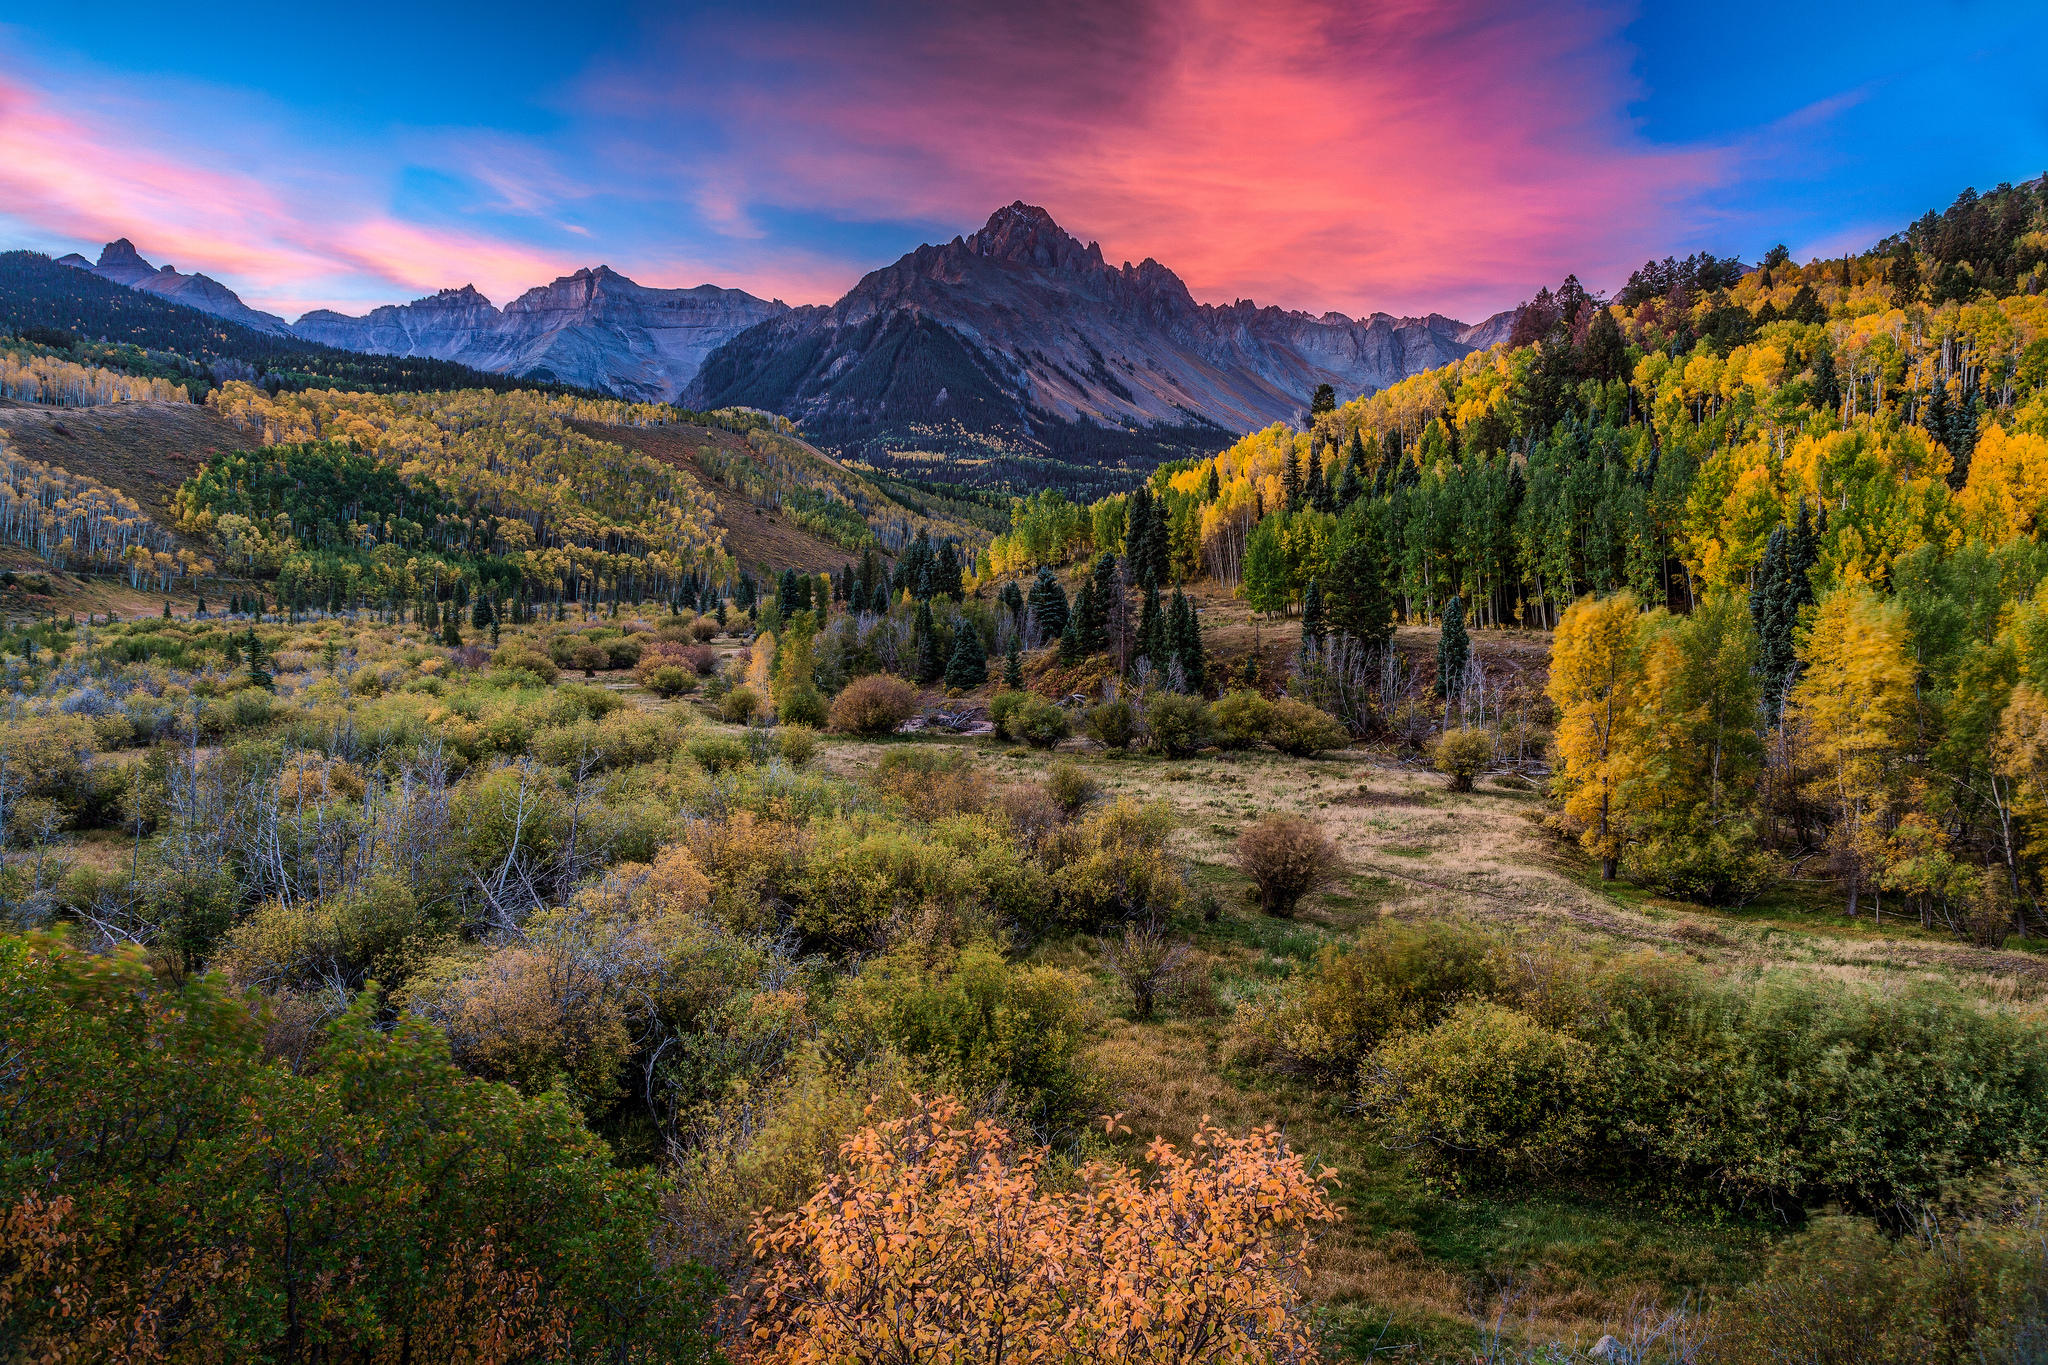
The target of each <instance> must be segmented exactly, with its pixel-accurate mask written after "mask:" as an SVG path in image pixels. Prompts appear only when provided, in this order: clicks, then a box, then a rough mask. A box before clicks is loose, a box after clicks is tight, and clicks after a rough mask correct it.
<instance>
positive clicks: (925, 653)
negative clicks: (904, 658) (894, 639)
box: [911, 601, 946, 686]
mask: <svg viewBox="0 0 2048 1365" xmlns="http://www.w3.org/2000/svg"><path fill="white" fill-rule="evenodd" d="M911 629H912V635H911V638H912V640H913V641H914V643H915V644H916V646H917V663H916V668H917V681H918V682H920V683H922V684H924V685H926V686H930V685H931V684H932V683H935V682H937V681H938V680H939V678H940V676H941V675H943V674H944V673H945V671H946V663H945V660H943V659H941V658H940V657H939V631H938V627H937V626H936V625H935V624H933V622H932V604H931V603H930V602H929V601H924V602H919V603H918V604H917V620H916V622H915V623H914V624H913V626H912V628H911Z"/></svg>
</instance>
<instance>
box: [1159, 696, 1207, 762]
mask: <svg viewBox="0 0 2048 1365" xmlns="http://www.w3.org/2000/svg"><path fill="white" fill-rule="evenodd" d="M1208 740H1209V704H1208V703H1207V702H1205V701H1203V700H1202V699H1201V698H1200V697H1189V696H1184V695H1182V694H1181V693H1179V692H1155V693H1153V694H1152V696H1151V697H1150V698H1149V699H1148V700H1147V701H1146V702H1145V747H1146V749H1148V750H1150V751H1151V752H1152V753H1155V754H1164V755H1165V756H1166V757H1168V758H1186V757H1187V756H1188V755H1189V754H1191V753H1193V752H1194V751H1195V750H1197V749H1199V748H1201V747H1202V746H1203V745H1204V744H1206V743H1207V742H1208Z"/></svg>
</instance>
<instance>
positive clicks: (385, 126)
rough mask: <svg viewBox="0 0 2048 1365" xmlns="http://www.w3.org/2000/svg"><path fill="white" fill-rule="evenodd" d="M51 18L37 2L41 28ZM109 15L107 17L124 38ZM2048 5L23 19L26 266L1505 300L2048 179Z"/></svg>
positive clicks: (329, 12) (377, 11)
mask: <svg viewBox="0 0 2048 1365" xmlns="http://www.w3.org/2000/svg"><path fill="white" fill-rule="evenodd" d="M9 10H11V11H13V12H12V13H9V12H8V11H9ZM87 15H89V19H90V22H83V21H82V19H83V17H85V16H87ZM2040 20H2041V14H2040V10H2039V6H2038V4H1997V3H1986V4H1950V3H1939V0H1937V2H1936V3H1922V4H1916V5H1910V6H1908V5H1899V4H1890V3H1884V2H1883V0H1879V2H1878V3H1870V4H1862V5H1856V6H1842V7H1839V8H1838V7H1833V6H1812V5H1801V4H1797V3H1793V4H1772V5H1765V4H1756V3H1746V2H1745V3H1734V4H1702V3H1686V4H1676V5H1671V4H1666V5H1656V6H1649V5H1643V6H1637V7H1629V6H1602V5H1556V6H1547V7H1546V6H1530V5H1523V4H1507V5H1489V4H1480V3H1462V4H1461V3H1446V4H1429V3H1397V4H1385V5H1363V4H1352V5H1345V4H1325V3H1317V2H1316V0H1271V2H1270V3H1263V4H1258V5H1249V4H1230V3H1223V2H1222V0H1179V3H1169V2H1167V0H1158V2H1157V3H1138V4H1124V5H1117V4H1098V3H1074V2H1073V0H1056V2H1055V3H1049V4H1035V5H1028V6H993V5H989V6H982V5H971V4H970V5H962V4H957V3H955V4H941V3H892V4H867V5H850V4H847V5H834V4H796V3H786V2H784V0H754V2H753V3H746V4H731V5H723V4H713V5H698V6H631V5H623V6H622V5H608V4H605V3H602V2H601V0H600V2H599V3H590V4H583V5H577V6H567V5H557V4H542V3H535V2H534V0H503V2H502V3H498V4H493V5H490V6H475V7H469V6H457V5H449V4H442V3H437V0H405V3H402V4H401V3H394V2H393V0H360V2H359V3H356V4H351V5H348V6H345V7H343V6H312V7H292V6H277V5H274V4H270V3H265V4H261V5H257V4H247V3H242V0H216V3H213V4H210V5H207V6H203V7H200V8H196V9H186V10H173V11H167V10H165V9H164V8H163V7H162V6H159V5H148V6H144V5H141V4H133V3H128V0H96V3H95V4H93V5H92V6H91V7H90V8H89V10H88V11H83V12H82V11H81V10H80V9H78V8H77V7H71V6H58V5H49V4H45V5H42V6H39V7H36V8H35V9H34V10H33V11H27V10H25V8H24V7H22V6H10V7H8V9H7V10H0V248H13V247H21V246H26V247H32V248H35V249H37V250H43V251H48V252H51V253H53V254H57V253H61V252H65V251H72V250H81V251H85V252H86V253H87V254H88V255H95V256H96V255H97V253H98V250H99V246H100V244H101V243H102V242H104V241H106V240H107V239H109V238H111V237H115V236H127V237H130V238H132V239H133V240H134V242H135V244H136V246H137V248H138V249H139V250H141V252H142V253H143V254H144V255H145V256H147V257H148V258H149V259H150V260H151V261H153V262H155V263H157V264H159V265H161V264H163V263H165V262H167V261H168V262H170V263H173V264H175V265H176V266H177V267H178V268H179V269H181V270H187V271H194V270H199V271H205V272H206V273H208V274H211V275H214V276H216V277H218V278H220V279H222V280H224V281H226V282H227V283H228V284H230V285H231V286H233V287H234V288H235V289H237V290H238V291H239V292H240V293H241V294H242V295H243V297H244V298H245V299H247V300H248V301H249V302H251V303H253V304H255V305H257V306H259V307H264V308H268V309H271V310H273V311H276V312H279V313H283V314H285V315H286V316H288V317H296V316H297V315H298V314H299V313H300V312H302V311H304V310H305V309H307V308H312V307H321V306H331V307H340V308H343V309H345V310H348V311H356V312H359V311H362V310H363V309H365V308H367V307H369V306H373V305H375V304H378V303H388V302H398V301H402V300H404V299H408V298H412V297H415V296H417V295H419V294H422V293H426V292H429V291H431V290H433V289H435V288H439V287H442V286H450V285H459V284H463V283H474V284H476V286H477V287H478V288H480V289H482V290H483V291H484V292H485V293H486V294H487V295H489V296H490V298H491V299H492V300H493V301H494V302H498V303H503V302H505V301H506V300H507V299H509V298H511V297H512V296H514V295H515V294H517V293H518V292H520V291H521V290H523V289H525V288H528V287H530V286H532V285H536V284H540V283H543V282H545V281H547V280H549V279H551V278H553V277H555V276H557V275H560V274H565V273H567V272H568V271H571V270H573V269H575V268H576V267H578V266H582V265H594V264H597V263H599V262H603V263H607V264H609V265H611V266H613V267H614V268H615V269H618V270H620V271H623V272H624V273H626V274H628V275H631V276H632V277H634V278H635V279H637V280H639V281H641V282H642V283H645V284H659V285H694V284H701V283H707V282H708V283H716V284H726V285H734V286H738V287H741V288H745V289H748V290H751V291H753V292H755V293H757V294H762V295H765V296H772V297H779V298H782V299H785V300H787V301H789V302H792V303H811V302H827V301H830V300H831V299H833V298H835V297H837V296H838V295H839V294H840V293H841V292H843V291H844V290H845V289H846V288H847V287H848V286H849V285H851V284H852V283H853V282H854V280H856V279H857V278H858V277H859V276H860V275H861V274H862V273H863V272H864V271H866V270H868V269H871V268H873V267H875V266H877V265H881V264H884V263H886V262H887V261H889V260H892V259H894V258H895V257H896V256H898V255H900V254H901V253H902V252H904V251H906V250H908V249H910V248H911V247H914V246H915V245H917V244H918V243H919V242H922V241H933V240H943V239H946V238H950V237H952V236H954V235H956V234H958V233H961V232H967V231H972V230H973V229H974V228H976V227H978V226H979V225H980V224H981V222H982V221H983V220H984V219H985V218H986V217H987V215H988V213H989V212H990V210H991V209H993V208H994V207H996V206H997V205H999V204H1004V203H1008V202H1010V201H1011V200H1013V199H1020V198H1021V199H1024V200H1027V201H1030V202H1033V203H1037V204H1042V205H1044V206H1045V207H1046V208H1048V209H1049V210H1051V212H1052V213H1053V215H1054V216H1055V217H1056V218H1057V219H1058V220H1059V221H1060V222H1061V223H1062V224H1063V225H1064V226H1066V227H1067V228H1068V230H1069V231H1071V232H1073V233H1074V234H1075V235H1077V236H1079V237H1081V238H1082V239H1083V240H1098V241H1100V242H1101V243H1102V247H1103V250H1104V252H1105V254H1106V255H1107V256H1108V257H1109V259H1110V260H1111V261H1123V260H1133V261H1135V260H1140V259H1142V258H1144V257H1146V256H1151V257H1155V258H1157V259H1158V260H1160V261H1162V262H1164V263H1166V264H1167V265H1169V266H1171V267H1173V268H1174V269H1175V270H1177V271H1178V272H1179V273H1180V274H1181V276H1182V277H1183V278H1184V279H1185V280H1186V281H1187V283H1188V285H1189V287H1190V289H1192V290H1193V292H1194V294H1195V296H1196V297H1197V298H1198V299H1203V300H1207V301H1212V302H1228V301H1230V300H1232V299H1236V298H1253V299H1256V300H1258V301H1259V302H1261V303H1278V304H1281V305H1284V306H1287V307H1292V308H1307V309H1311V310H1315V311H1321V310H1323V309H1337V310H1341V311H1344V312H1349V313H1354V314H1357V313H1363V312H1369V311H1372V310H1375V309H1383V310H1386V311H1390V312H1396V313H1419V312H1428V311H1437V312H1444V313H1450V314H1452V315H1454V316H1461V317H1465V318H1468V319H1470V318H1477V317H1480V316H1484V315H1485V314H1488V313H1491V312H1493V311H1495V310H1498V309H1500V308H1504V307H1508V306H1511V305H1513V304H1514V303H1515V302H1517V301H1518V300H1520V299H1522V298H1525V297H1527V296H1528V295H1529V294H1530V293H1532V292H1533V291H1534V290H1535V288H1536V287H1537V285H1539V284H1542V283H1549V282H1555V281H1556V280H1557V279H1558V278H1560V277H1561V276H1562V275H1564V273H1565V272H1567V271H1577V272H1578V273H1579V274H1580V276H1581V277H1582V278H1584V279H1585V280H1586V281H1587V282H1588V283H1589V284H1591V285H1593V286H1595V287H1598V288H1602V289H1611V288H1613V287H1614V286H1615V285H1617V284H1619V283H1620V282H1621V280H1622V279H1623V278H1625V277H1626V275H1627V273H1628V271H1629V269H1630V268H1631V267H1632V266H1634V265H1637V264H1640V263H1641V261H1642V260H1643V259H1644V258H1645V257H1647V256H1650V255H1656V256H1663V255H1665V254H1667V253H1678V254H1684V253H1686V252H1688V251H1692V250H1695V249H1699V248H1706V249H1709V250H1712V251H1715V252H1717V253H1720V254H1736V255H1741V256H1743V257H1744V258H1745V259H1750V260H1753V259H1755V258H1756V257H1757V256H1759V255H1761V254H1762V252H1763V251H1764V250H1765V249H1766V248H1768V247H1769V246H1770V245H1771V244H1772V243H1773V242H1777V241H1780V240H1783V241H1785V242H1786V243H1788V244H1789V245H1790V246H1791V247H1792V249H1793V251H1794V253H1795V254H1796V255H1798V256H1800V257H1801V258H1804V257H1806V256H1809V255H1815V254H1828V253H1840V252H1842V251H1844V250H1849V249H1860V248H1862V247H1864V246H1867V245H1869V244H1870V242H1872V241H1873V240H1875V239H1876V238H1878V237H1880V236H1882V235H1883V234H1884V233H1886V232H1887V231H1890V230H1892V229H1894V228H1895V227H1897V226H1899V225H1900V224H1902V223H1903V222H1905V221H1907V220H1908V219H1910V218H1912V217H1914V216H1916V215H1918V214H1919V213H1920V212H1922V211H1924V210H1926V209H1928V208H1932V207H1940V206H1943V205H1945V204H1946V203H1947V202H1948V201H1949V200H1950V199H1951V198H1952V197H1953V196H1954V194H1955V193H1956V191H1958V190H1960V189H1961V188H1962V187H1963V186H1965V185H1976V186H1978V187H1980V188H1988V187H1990V186H1991V185H1993V184H1995V183H1997V182H1999V181H2003V180H2019V179H2024V178H2028V177H2031V176H2034V175H2037V174H2039V173H2040V172H2042V171H2043V170H2044V169H2048V76H2044V75H2043V72H2044V71H2048V33H2044V30H2048V25H2044V24H2043V23H2041V21H2040Z"/></svg>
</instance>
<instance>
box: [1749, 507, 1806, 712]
mask: <svg viewBox="0 0 2048 1365" xmlns="http://www.w3.org/2000/svg"><path fill="white" fill-rule="evenodd" d="M1787 540H1788V538H1787V536H1786V534H1785V528H1784V527H1782V526H1779V527H1777V528H1775V529H1774V530H1772V532H1771V538H1770V539H1769V540H1768V541H1766V542H1765V544H1764V554H1763V558H1762V559H1761V560H1759V561H1758V562H1757V566H1756V573H1755V575H1754V576H1753V577H1752V579H1751V580H1750V588H1749V617H1750V621H1751V623H1752V624H1753V625H1754V626H1755V627H1756V642H1757V643H1756V671H1757V678H1758V681H1759V683H1760V684H1761V686H1762V691H1763V698H1764V705H1765V706H1766V707H1768V708H1769V711H1770V715H1771V717H1772V719H1774V720H1775V719H1776V718H1777V715H1778V712H1779V710H1780V708H1781V707H1782V706H1783V704H1784V699H1785V684H1786V682H1787V681H1788V680H1789V679H1790V678H1791V676H1792V669H1793V666H1794V663H1795V659H1794V655H1793V648H1792V628H1793V626H1794V625H1795V624H1797V621H1796V615H1797V611H1796V608H1795V607H1794V605H1793V601H1792V577H1791V567H1792V566H1791V549H1790V547H1789V545H1788V543H1787Z"/></svg>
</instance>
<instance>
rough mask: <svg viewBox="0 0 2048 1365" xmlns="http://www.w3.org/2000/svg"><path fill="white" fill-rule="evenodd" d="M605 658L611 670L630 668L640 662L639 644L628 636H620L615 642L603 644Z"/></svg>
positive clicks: (608, 641) (609, 641)
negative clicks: (608, 661)
mask: <svg viewBox="0 0 2048 1365" xmlns="http://www.w3.org/2000/svg"><path fill="white" fill-rule="evenodd" d="M604 652H605V657H606V658H607V659H609V660H610V661H611V664H610V666H611V667H613V668H631V667H632V666H633V665H634V664H637V663H639V662H640V642H639V641H638V640H636V639H634V638H633V637H632V636H630V635H621V636H619V637H618V638H617V639H615V640H606V641H605V642H604Z"/></svg>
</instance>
